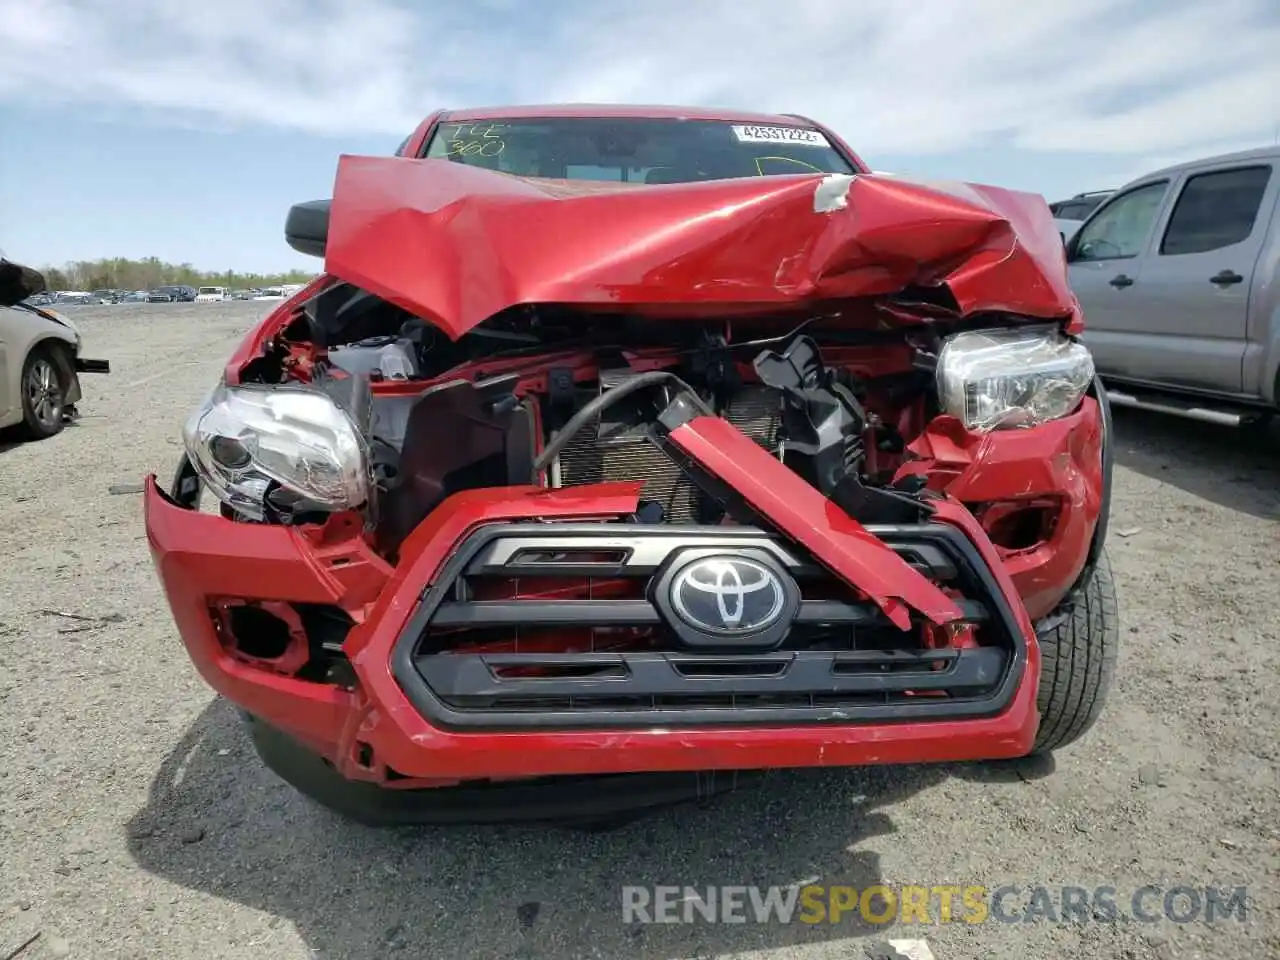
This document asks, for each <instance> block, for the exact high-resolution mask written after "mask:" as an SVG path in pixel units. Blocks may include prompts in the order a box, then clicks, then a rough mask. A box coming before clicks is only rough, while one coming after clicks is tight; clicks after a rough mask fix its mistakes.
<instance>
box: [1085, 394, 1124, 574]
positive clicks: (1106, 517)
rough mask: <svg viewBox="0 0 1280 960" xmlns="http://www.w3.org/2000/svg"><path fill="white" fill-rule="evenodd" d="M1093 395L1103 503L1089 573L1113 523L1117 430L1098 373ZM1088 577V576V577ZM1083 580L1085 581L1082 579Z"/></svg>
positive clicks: (1087, 567)
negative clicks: (1097, 419)
mask: <svg viewBox="0 0 1280 960" xmlns="http://www.w3.org/2000/svg"><path fill="white" fill-rule="evenodd" d="M1093 396H1094V399H1095V400H1097V401H1098V409H1099V410H1100V411H1101V412H1102V503H1101V508H1100V509H1099V511H1098V523H1097V525H1096V526H1095V527H1094V528H1093V540H1092V541H1091V542H1090V544H1089V561H1088V563H1087V564H1085V570H1086V571H1087V572H1088V573H1092V572H1093V568H1094V567H1095V566H1096V565H1097V563H1098V557H1099V556H1101V555H1102V548H1103V547H1104V546H1106V543H1107V528H1108V527H1109V526H1110V524H1111V476H1112V474H1113V473H1114V472H1115V459H1116V450H1115V444H1116V440H1115V430H1114V429H1113V427H1112V425H1111V401H1110V400H1109V399H1107V390H1106V388H1105V387H1104V386H1103V385H1102V379H1101V378H1100V377H1098V376H1097V375H1096V374H1095V375H1094V378H1093ZM1086 579H1087V578H1086ZM1082 582H1083V581H1082Z"/></svg>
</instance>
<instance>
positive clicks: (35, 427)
mask: <svg viewBox="0 0 1280 960" xmlns="http://www.w3.org/2000/svg"><path fill="white" fill-rule="evenodd" d="M20 382H21V385H22V432H23V433H24V434H25V435H26V437H27V438H28V439H30V440H44V439H46V438H47V437H52V436H53V435H54V434H55V433H58V432H59V431H61V430H62V422H63V421H62V412H63V407H64V403H65V399H66V395H67V391H66V384H64V383H63V382H62V371H61V370H60V369H59V368H58V359H57V358H56V357H55V356H54V355H53V352H52V351H51V350H50V349H49V348H48V347H44V346H40V347H36V348H35V349H34V350H32V351H31V352H30V353H29V354H27V359H26V361H25V362H24V363H23V364H22V380H21V381H20Z"/></svg>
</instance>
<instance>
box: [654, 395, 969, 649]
mask: <svg viewBox="0 0 1280 960" xmlns="http://www.w3.org/2000/svg"><path fill="white" fill-rule="evenodd" d="M671 442H672V443H674V444H675V445H676V446H677V447H679V448H680V449H681V450H682V451H684V452H685V453H686V454H688V455H689V456H690V457H692V458H693V459H694V460H696V461H697V462H698V463H699V464H701V465H702V466H703V468H705V469H706V470H709V471H710V472H711V473H712V474H714V475H715V476H717V477H719V478H720V479H721V480H723V481H725V482H726V483H728V484H729V485H730V486H731V487H733V488H734V489H735V490H736V491H737V492H738V493H740V494H741V495H742V496H743V497H744V498H746V501H747V502H748V503H749V504H750V505H751V506H752V507H754V508H755V509H756V510H758V511H760V513H762V514H764V515H765V516H766V517H768V518H769V520H770V521H772V522H773V523H774V524H776V525H777V526H778V528H779V529H781V530H782V531H783V532H784V533H786V534H788V535H789V536H791V537H794V538H795V539H796V541H797V542H799V543H802V544H804V546H806V547H808V548H809V549H810V550H812V551H813V553H814V555H815V556H816V557H817V558H818V559H819V560H821V561H822V562H823V563H824V564H826V565H827V566H828V567H830V568H831V570H832V572H833V573H835V574H836V575H837V576H838V577H840V578H841V579H842V580H844V581H845V582H846V583H849V584H851V585H852V586H853V587H855V588H857V589H858V590H861V591H863V592H864V593H866V594H867V595H868V596H869V597H870V598H871V599H872V600H873V601H874V602H875V603H876V605H877V606H879V607H880V609H881V610H883V611H884V613H885V616H887V617H888V618H889V619H890V620H892V621H893V623H894V624H895V625H896V626H897V627H898V628H899V629H900V630H906V629H908V628H909V627H910V626H911V619H910V614H909V613H908V611H907V607H910V608H912V609H913V610H916V611H918V612H920V613H922V614H923V615H924V616H926V617H928V618H929V619H930V620H932V621H933V622H934V623H937V624H942V623H949V622H951V621H953V620H959V619H960V618H961V617H962V616H963V614H962V612H961V610H960V608H959V607H957V606H956V604H955V603H954V602H953V601H952V600H951V599H950V598H949V597H948V596H947V595H946V594H945V593H943V592H942V591H941V590H940V589H938V587H936V586H935V585H934V584H932V583H930V582H929V581H928V580H927V579H925V578H924V577H923V576H921V575H920V574H919V573H917V572H916V571H915V570H913V569H912V568H911V567H910V566H909V565H908V564H907V563H906V561H904V560H903V559H902V558H901V557H899V556H898V555H897V554H896V553H894V552H893V550H892V549H891V548H890V547H889V546H888V544H886V543H884V542H883V541H881V540H879V539H878V538H876V537H874V536H872V535H871V534H870V533H869V532H867V529H866V528H865V527H863V526H862V524H860V523H858V521H856V520H854V519H853V518H852V517H850V516H849V515H848V514H847V513H845V512H844V511H843V510H841V509H840V508H839V507H838V506H836V505H835V504H834V503H832V502H831V501H830V500H828V499H827V498H826V497H825V496H823V495H822V494H821V493H820V492H819V491H818V490H817V489H815V488H814V487H812V486H810V485H809V484H808V483H806V482H805V481H804V479H803V478H801V477H799V476H797V475H796V474H795V473H794V472H793V471H792V470H791V469H790V468H788V467H787V466H785V465H784V464H782V463H781V462H779V461H778V460H777V459H776V458H775V457H772V456H770V455H769V453H768V452H767V451H765V450H764V449H763V448H762V447H760V446H758V445H757V444H756V443H755V442H754V441H753V440H751V439H750V438H749V437H747V436H746V435H745V434H744V433H742V431H740V430H739V429H738V428H737V427H735V426H733V424H731V423H729V422H728V421H726V420H722V419H721V418H720V417H710V416H701V417H695V418H694V419H692V420H690V421H689V422H688V423H685V424H682V425H681V426H679V427H677V428H676V429H674V430H672V431H671Z"/></svg>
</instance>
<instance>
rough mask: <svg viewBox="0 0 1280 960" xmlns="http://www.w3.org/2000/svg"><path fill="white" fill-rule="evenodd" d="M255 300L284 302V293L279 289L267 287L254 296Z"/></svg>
mask: <svg viewBox="0 0 1280 960" xmlns="http://www.w3.org/2000/svg"><path fill="white" fill-rule="evenodd" d="M253 299H255V300H283V299H284V291H283V290H281V289H280V288H279V287H266V288H264V289H262V290H259V291H258V292H257V293H256V294H254V297H253Z"/></svg>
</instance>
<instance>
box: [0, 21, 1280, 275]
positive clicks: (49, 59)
mask: <svg viewBox="0 0 1280 960" xmlns="http://www.w3.org/2000/svg"><path fill="white" fill-rule="evenodd" d="M1276 50H1280V2H1277V0H1213V2H1208V0H1199V2H1188V0H1069V2H1066V3H1060V2H1047V0H1046V2H1038V3H1037V2H1031V0H646V2H644V3H635V2H625V3H624V2H619V0H520V2H518V0H456V2H431V0H417V2H412V0H218V2H217V3H209V2H207V0H111V2H110V3H104V2H101V0H0V250H3V251H4V252H5V254H6V255H7V256H8V257H10V258H12V259H17V260H20V261H23V262H27V263H31V264H38V265H42V266H43V265H51V264H52V265H56V264H60V263H64V262H67V261H69V260H75V259H96V258H98V257H104V256H127V257H144V256H157V257H160V258H161V259H164V260H169V261H172V262H190V263H192V264H194V265H195V266H197V267H199V268H201V269H209V270H228V269H232V270H242V271H273V270H285V269H290V268H293V267H302V268H304V269H318V267H319V261H318V260H315V259H312V258H308V257H306V256H304V255H302V254H298V253H295V252H293V251H292V250H290V249H289V248H288V247H287V246H286V245H285V243H284V237H283V225H284V217H285V213H286V211H287V209H288V207H289V205H290V204H292V203H294V202H297V201H300V200H311V199H317V198H321V197H327V196H330V195H331V189H332V184H333V176H334V171H335V166H336V162H337V158H338V156H339V154H343V153H357V154H360V153H363V154H381V155H389V154H391V153H392V152H393V151H394V150H395V148H396V147H397V146H398V145H399V143H400V142H401V141H402V140H403V139H404V138H405V136H407V135H408V134H409V132H410V131H412V129H413V128H414V127H415V126H416V125H417V123H418V122H419V121H420V120H421V119H422V118H423V117H424V116H426V115H427V114H428V113H431V112H432V111H433V110H435V109H437V108H440V107H452V108H459V107H468V106H479V105H486V104H509V103H556V102H596V103H664V104H689V105H698V106H723V107H738V108H746V109H752V110H764V111H778V112H788V113H801V114H805V115H808V116H811V117H814V118H815V119H818V120H820V121H822V122H823V123H825V124H826V125H828V126H830V127H831V128H833V129H834V130H836V131H837V132H839V133H840V134H841V135H842V136H843V137H844V139H845V140H846V141H848V142H849V143H850V145H851V146H853V148H854V149H855V150H856V151H858V153H859V154H860V155H861V156H862V157H863V159H864V160H866V161H867V162H868V163H869V164H870V165H871V166H872V167H873V168H874V169H877V170H886V171H891V172H895V173H899V174H914V175H919V176H925V177H932V178H946V179H961V180H969V181H975V182H980V183H994V184H999V185H1002V186H1007V187H1013V188H1017V189H1022V190H1031V191H1034V192H1037V193H1042V194H1044V195H1045V196H1046V197H1047V198H1048V199H1049V200H1056V199H1060V198H1062V197H1065V196H1069V195H1071V194H1073V193H1076V192H1078V191H1082V190H1093V189H1104V188H1111V187H1116V186H1119V185H1120V184H1122V183H1123V182H1125V181H1126V180H1128V179H1130V178H1132V177H1135V176H1138V175H1140V174H1142V173H1144V172H1146V171H1149V170H1152V169H1155V168H1157V167H1160V166H1163V165H1165V164H1167V163H1172V162H1178V161H1181V160H1185V159H1192V158H1195V157H1199V156H1208V155H1212V154H1216V153H1222V152H1227V151H1230V150H1236V149H1244V148H1247V147H1252V146H1259V145H1263V144H1271V143H1276V142H1277V141H1278V140H1280V57H1277V56H1276V55H1275V51H1276Z"/></svg>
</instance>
